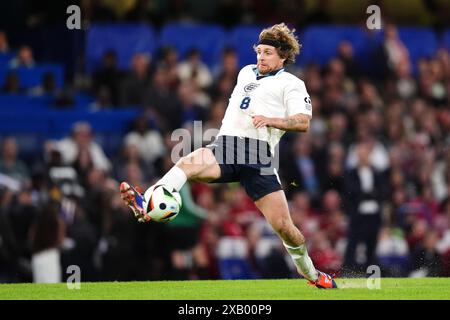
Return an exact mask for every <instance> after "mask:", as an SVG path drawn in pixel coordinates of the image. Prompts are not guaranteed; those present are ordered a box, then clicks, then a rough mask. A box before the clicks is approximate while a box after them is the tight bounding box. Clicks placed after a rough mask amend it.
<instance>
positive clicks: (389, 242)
mask: <svg viewBox="0 0 450 320" xmlns="http://www.w3.org/2000/svg"><path fill="white" fill-rule="evenodd" d="M376 254H377V258H378V261H379V263H380V267H381V270H382V273H383V276H385V277H405V276H407V272H408V264H409V248H408V243H407V242H406V240H405V236H404V234H403V232H402V230H401V229H392V228H389V227H384V228H382V229H381V230H380V234H379V239H378V243H377V249H376Z"/></svg>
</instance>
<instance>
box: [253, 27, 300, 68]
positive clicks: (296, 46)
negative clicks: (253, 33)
mask: <svg viewBox="0 0 450 320" xmlns="http://www.w3.org/2000/svg"><path fill="white" fill-rule="evenodd" d="M294 32H295V29H294V28H292V29H289V27H288V26H287V25H286V24H284V23H279V24H276V25H273V26H271V27H270V28H266V29H263V30H262V31H261V33H260V34H259V41H261V40H272V41H276V42H278V43H279V44H280V46H279V47H276V49H277V52H278V55H279V56H280V57H281V58H282V59H286V60H285V61H284V64H288V63H294V62H295V56H297V55H298V54H299V53H300V48H301V47H302V45H301V44H300V43H299V40H298V38H297V36H296V35H295V34H294ZM255 47H256V46H255Z"/></svg>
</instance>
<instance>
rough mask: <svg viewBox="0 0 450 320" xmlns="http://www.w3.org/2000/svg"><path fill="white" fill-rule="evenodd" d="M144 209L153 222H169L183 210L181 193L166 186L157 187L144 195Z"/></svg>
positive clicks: (151, 188) (153, 187)
mask: <svg viewBox="0 0 450 320" xmlns="http://www.w3.org/2000/svg"><path fill="white" fill-rule="evenodd" d="M144 201H145V203H144V209H145V211H146V213H147V214H148V216H149V217H150V218H151V219H152V221H156V222H169V221H172V220H173V219H175V218H176V217H177V215H178V213H179V212H180V209H181V196H180V193H179V192H178V191H177V190H175V189H172V188H170V187H168V186H166V185H155V186H152V187H150V188H149V189H148V190H147V191H146V192H145V193H144Z"/></svg>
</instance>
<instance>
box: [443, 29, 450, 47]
mask: <svg viewBox="0 0 450 320" xmlns="http://www.w3.org/2000/svg"><path fill="white" fill-rule="evenodd" d="M442 40H443V43H442V47H444V48H447V50H450V29H447V30H446V31H445V32H444V34H443V39H442Z"/></svg>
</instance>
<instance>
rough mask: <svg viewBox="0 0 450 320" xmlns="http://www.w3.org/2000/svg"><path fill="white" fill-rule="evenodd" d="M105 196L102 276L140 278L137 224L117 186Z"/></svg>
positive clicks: (101, 249) (102, 232) (116, 279)
mask: <svg viewBox="0 0 450 320" xmlns="http://www.w3.org/2000/svg"><path fill="white" fill-rule="evenodd" d="M101 199H102V201H101V202H102V207H101V209H102V212H103V214H102V228H101V235H102V238H101V240H100V242H99V251H98V255H99V257H100V262H101V265H100V270H101V277H100V279H101V280H104V281H130V280H136V279H137V270H138V268H141V267H142V266H140V265H138V261H139V257H138V256H137V254H138V251H137V250H136V246H135V244H136V243H137V241H138V238H137V236H138V235H137V232H136V229H137V227H138V226H137V225H136V223H134V218H133V216H132V215H130V214H129V212H128V211H127V210H126V209H127V208H126V207H124V206H123V205H122V204H121V202H120V199H118V198H117V197H116V194H115V190H114V191H112V190H110V191H107V192H105V193H104V194H103V197H102V198H101Z"/></svg>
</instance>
